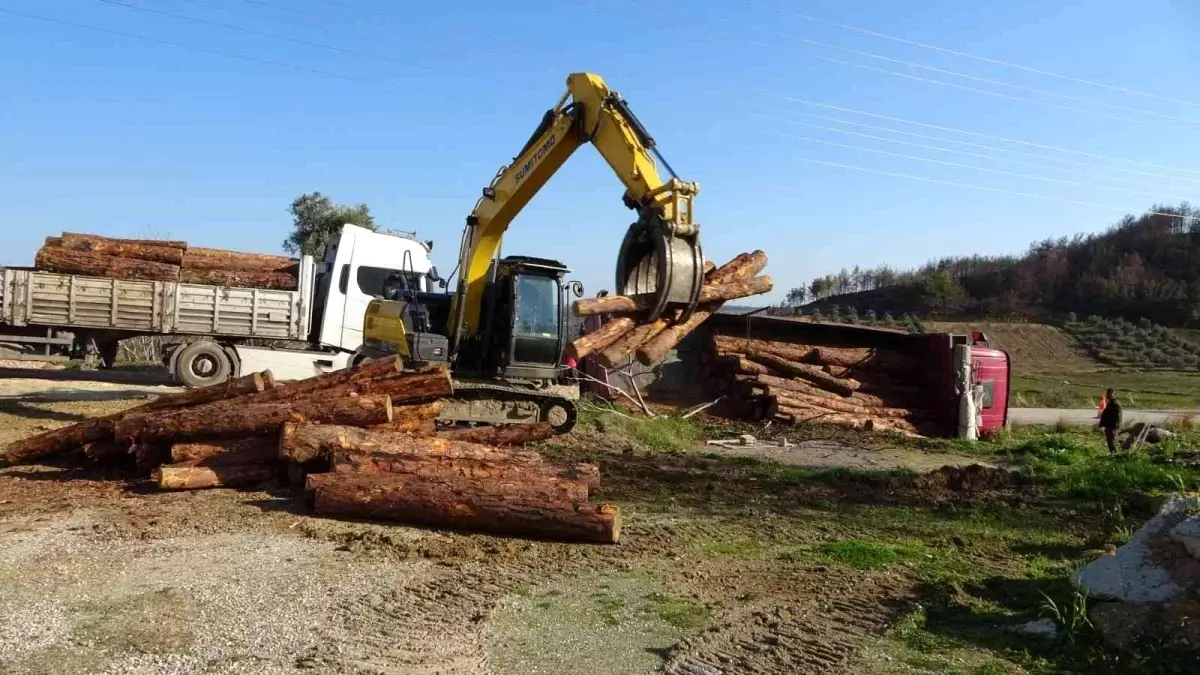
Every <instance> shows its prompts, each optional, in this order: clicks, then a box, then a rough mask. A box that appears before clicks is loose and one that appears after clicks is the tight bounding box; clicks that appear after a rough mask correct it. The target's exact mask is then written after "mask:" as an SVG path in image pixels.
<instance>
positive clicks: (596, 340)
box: [567, 316, 634, 361]
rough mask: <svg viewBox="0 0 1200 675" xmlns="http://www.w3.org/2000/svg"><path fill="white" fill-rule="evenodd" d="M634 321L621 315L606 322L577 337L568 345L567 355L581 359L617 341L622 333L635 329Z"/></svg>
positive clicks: (577, 359)
mask: <svg viewBox="0 0 1200 675" xmlns="http://www.w3.org/2000/svg"><path fill="white" fill-rule="evenodd" d="M633 326H634V322H633V319H630V318H629V317H624V316H623V317H620V318H617V319H613V320H612V321H609V322H608V323H606V324H604V325H603V326H601V327H600V328H598V329H596V330H595V331H593V332H591V333H588V334H587V335H583V336H580V337H577V338H575V339H574V340H572V341H571V344H569V345H567V356H570V357H571V358H573V359H575V360H576V361H579V360H581V359H583V358H584V357H586V356H587V355H588V354H591V353H592V352H596V351H599V350H601V349H604V348H606V347H608V346H609V345H611V344H612V343H614V342H616V341H617V340H618V339H620V337H621V336H622V335H625V334H626V333H628V332H629V331H631V330H633Z"/></svg>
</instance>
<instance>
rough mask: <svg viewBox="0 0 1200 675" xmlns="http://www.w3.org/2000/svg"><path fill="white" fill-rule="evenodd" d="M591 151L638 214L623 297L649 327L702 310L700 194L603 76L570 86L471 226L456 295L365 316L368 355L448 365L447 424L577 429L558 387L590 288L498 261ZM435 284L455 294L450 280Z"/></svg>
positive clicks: (404, 297)
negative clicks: (645, 300)
mask: <svg viewBox="0 0 1200 675" xmlns="http://www.w3.org/2000/svg"><path fill="white" fill-rule="evenodd" d="M589 142H590V143H591V144H592V146H593V147H595V148H596V150H597V151H598V152H599V153H600V155H601V156H602V157H603V158H604V159H605V161H606V162H607V163H608V165H609V166H610V167H612V170H613V171H614V172H615V173H616V174H617V177H618V178H619V179H620V180H621V183H622V184H624V186H625V194H624V196H623V197H622V199H623V201H624V203H625V205H626V206H627V207H629V208H630V209H632V210H633V211H634V212H635V213H636V214H637V218H636V220H635V221H634V222H633V224H631V225H630V226H629V229H628V231H627V232H626V234H625V238H624V240H623V241H622V243H621V248H620V251H619V253H618V255H617V265H616V292H617V293H618V294H622V295H624V294H631V293H648V294H653V295H652V297H654V298H655V302H654V304H653V307H652V309H651V315H652V318H658V316H659V315H661V314H662V313H663V312H665V311H667V310H668V309H671V310H672V311H675V310H678V311H681V312H682V314H683V316H684V318H686V317H687V316H688V315H690V314H691V312H692V311H693V310H694V309H695V307H696V303H697V301H698V300H699V296H700V286H701V283H702V281H703V266H704V255H703V251H702V250H701V247H700V233H699V228H698V226H697V225H696V223H695V221H694V220H693V219H692V202H693V200H694V198H695V196H696V193H697V191H698V189H699V186H698V185H696V184H695V183H692V182H689V181H685V180H681V179H680V178H679V177H678V176H677V175H676V174H675V172H674V170H672V169H671V166H670V164H668V163H667V162H666V160H665V159H663V157H662V155H661V154H659V152H658V149H657V148H656V146H655V143H654V139H653V138H652V137H651V136H650V134H649V133H648V132H647V131H646V129H645V127H643V126H642V124H641V122H639V121H638V119H637V117H636V116H634V114H633V112H632V111H631V110H630V109H629V105H628V104H627V103H626V102H625V100H624V99H622V98H621V96H620V95H619V94H618V93H617V92H615V91H613V90H611V89H609V88H608V85H606V84H605V82H604V80H603V79H602V78H601V77H600V76H598V75H594V74H591V73H572V74H571V75H570V76H568V77H567V90H566V92H565V93H564V94H563V95H562V97H561V98H560V99H559V100H558V102H557V103H556V104H555V105H554V107H553V108H551V109H550V110H548V111H547V112H546V114H545V115H544V116H543V118H542V121H541V123H540V124H538V126H537V128H536V129H535V130H534V132H533V134H532V135H531V136H530V137H529V140H528V141H526V142H525V145H524V146H523V147H522V148H521V151H520V152H518V153H517V156H516V157H515V158H514V159H513V161H512V163H511V164H508V165H505V166H503V167H501V168H500V170H499V171H498V172H497V173H496V175H495V177H494V178H493V179H492V182H491V184H490V185H488V186H487V187H486V188H484V189H483V195H482V196H481V197H480V199H479V201H478V202H477V203H476V204H475V208H474V210H472V212H471V215H469V216H467V225H466V229H465V230H464V231H463V236H462V244H461V248H460V251H459V260H458V268H457V269H458V284H457V288H456V290H455V292H454V293H453V294H450V293H430V292H422V291H420V290H416V289H413V290H401V291H399V292H398V293H397V294H395V297H394V299H375V300H373V301H372V302H371V304H370V306H369V307H368V309H367V314H366V319H365V325H364V332H363V336H364V353H365V354H369V355H371V356H378V355H383V354H400V355H401V356H402V357H403V358H404V359H405V361H406V362H408V363H410V364H413V365H418V364H423V363H430V362H437V361H449V363H450V364H451V372H452V374H453V377H454V382H455V397H454V399H453V400H451V401H446V402H444V403H443V407H442V413H441V415H440V417H441V419H444V420H450V421H454V422H480V423H487V424H505V423H524V422H536V421H542V420H546V421H550V422H551V423H552V424H553V426H554V429H555V431H556V432H557V433H565V432H566V431H569V430H570V429H571V427H572V426H574V424H575V416H576V415H575V413H576V409H575V404H574V403H573V400H572V398H573V397H572V396H571V395H570V393H569V391H564V387H563V386H562V385H561V384H560V380H561V376H562V372H563V369H564V368H563V364H562V354H563V350H564V348H565V346H566V343H567V341H568V340H569V339H570V337H571V336H570V335H569V334H568V333H569V329H568V326H569V321H568V317H567V299H568V298H567V294H568V288H570V290H573V291H574V293H575V295H576V296H579V295H581V294H582V289H581V287H580V286H579V285H578V284H567V283H566V282H565V281H564V278H565V276H566V274H567V273H568V272H569V270H568V269H567V268H566V267H565V266H564V265H563V264H562V263H560V262H557V261H554V260H547V259H542V258H533V257H524V256H507V257H503V258H500V257H499V251H500V241H501V238H502V237H503V235H504V233H505V231H507V230H508V227H509V225H510V224H511V223H512V221H513V219H514V218H516V217H517V215H518V214H519V213H520V212H521V209H523V208H524V207H525V205H526V204H528V203H529V201H530V200H531V199H533V197H534V195H536V194H537V193H538V191H539V190H541V189H542V187H543V186H544V185H545V184H546V183H547V181H549V180H550V178H551V177H552V176H553V175H554V174H555V172H557V171H558V169H559V168H561V167H562V166H563V164H565V163H566V161H567V159H569V158H570V157H571V155H572V154H573V153H574V152H575V151H576V150H577V149H578V148H579V147H580V146H582V145H584V144H585V143H589ZM656 160H657V161H656ZM660 165H661V168H662V169H665V171H666V173H667V174H669V178H666V179H664V178H663V176H662V175H661V174H660ZM433 276H434V277H436V273H434V275H433ZM431 280H432V281H437V282H440V283H441V284H442V287H443V288H445V287H446V282H445V281H444V280H441V279H437V278H433V279H431ZM576 397H577V396H576Z"/></svg>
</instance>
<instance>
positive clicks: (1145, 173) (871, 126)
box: [753, 103, 1200, 185]
mask: <svg viewBox="0 0 1200 675" xmlns="http://www.w3.org/2000/svg"><path fill="white" fill-rule="evenodd" d="M753 105H755V106H758V107H761V108H763V109H765V110H770V111H772V112H773V113H775V114H777V115H780V114H787V115H800V116H802V117H809V118H812V119H818V120H824V121H826V122H834V123H837V124H844V125H847V126H852V127H858V128H860V129H874V130H876V131H885V132H887V133H890V134H898V135H901V136H909V137H911V138H924V139H926V140H931V141H937V142H939V143H953V144H954V145H962V146H966V147H969V148H979V149H981V150H991V151H993V152H1003V153H1007V154H1010V155H1020V156H1022V157H1033V158H1035V159H1044V160H1049V161H1052V162H1062V163H1064V164H1074V165H1076V166H1084V167H1088V168H1092V169H1103V170H1105V171H1118V172H1121V173H1129V174H1134V175H1138V176H1150V177H1154V178H1163V179H1166V180H1171V181H1185V182H1189V183H1200V179H1197V178H1185V177H1183V176H1172V175H1170V174H1163V173H1154V172H1150V171H1140V170H1138V169H1126V168H1123V167H1119V166H1110V165H1107V164H1096V163H1093V162H1085V161H1083V160H1078V159H1068V158H1066V157H1055V156H1053V155H1044V154H1041V153H1037V152H1025V151H1024V150H1013V149H1012V148H1001V147H996V146H994V145H986V144H984V143H972V142H971V141H962V140H958V139H957V138H944V137H941V136H934V135H932V134H921V133H917V132H915V131H905V130H903V129H892V128H890V127H881V126H878V125H875V124H865V123H863V122H854V121H851V120H844V119H840V118H837V117H829V116H827V115H816V114H814V113H807V112H801V111H799V110H792V109H790V108H780V107H778V106H773V105H766V104H763V103H754V104H753ZM785 121H787V122H793V123H794V122H795V120H785ZM907 123H909V124H917V123H916V122H907ZM1006 161H1009V160H1006ZM1053 168H1055V169H1056V170H1059V171H1067V170H1069V169H1067V168H1065V167H1053ZM1107 178H1111V179H1112V180H1129V179H1127V178H1117V177H1115V176H1112V177H1107ZM1136 182H1138V183H1140V184H1144V185H1150V183H1142V182H1141V181H1136Z"/></svg>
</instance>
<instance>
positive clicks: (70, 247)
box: [34, 232, 299, 290]
mask: <svg viewBox="0 0 1200 675" xmlns="http://www.w3.org/2000/svg"><path fill="white" fill-rule="evenodd" d="M34 265H35V266H36V267H37V269H39V270H45V271H48V272H58V273H60V274H80V275H85V276H93V277H107V278H110V279H142V280H146V281H181V282H184V283H189V284H210V285H214V286H238V287H247V288H270V289H278V290H294V289H295V288H296V287H297V286H298V285H299V281H298V279H299V276H298V274H299V261H298V260H293V259H292V258H287V257H285V256H278V255H264V254H260V253H239V252H237V251H226V250H224V249H216V248H199V247H191V246H188V245H187V242H184V241H159V240H154V239H113V238H110V237H101V236H97V235H93V234H76V233H73V232H63V234H62V236H61V237H46V243H45V244H44V245H43V246H42V247H41V248H40V249H38V252H37V257H36V258H35V262H34Z"/></svg>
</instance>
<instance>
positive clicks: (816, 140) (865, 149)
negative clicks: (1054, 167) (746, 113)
mask: <svg viewBox="0 0 1200 675" xmlns="http://www.w3.org/2000/svg"><path fill="white" fill-rule="evenodd" d="M762 133H767V134H770V135H772V136H779V137H780V138H793V139H796V140H800V141H805V142H807V143H818V144H820V145H828V146H831V147H835V148H845V149H847V150H859V151H862V152H870V153H874V154H877V155H885V156H887V157H896V158H899V159H908V160H913V161H918V162H929V163H930V164H940V165H942V166H949V167H953V168H955V169H967V170H968V171H983V172H985V173H994V174H997V175H1000V176H1011V177H1013V178H1024V179H1027V180H1040V181H1044V182H1047V183H1058V184H1059V185H1070V186H1073V187H1081V188H1088V189H1091V190H1102V191H1111V192H1125V193H1128V194H1134V195H1142V196H1143V197H1152V198H1155V199H1162V198H1163V196H1162V195H1159V194H1156V193H1153V192H1141V191H1139V190H1126V189H1124V188H1115V187H1105V186H1103V185H1093V184H1091V183H1081V182H1078V181H1072V180H1063V179H1059V178H1050V177H1048V176H1035V175H1032V174H1027V173H1017V172H1015V171H1005V170H1003V169H989V168H986V167H982V166H974V165H972V164H960V163H958V162H948V161H945V160H941V159H933V158H931V157H918V156H916V155H905V154H903V153H899V152H890V151H888V150H879V149H877V148H868V147H866V146H862V145H850V144H848V143H838V142H836V141H826V140H823V139H819V138H809V137H807V136H794V135H791V134H781V133H778V132H774V131H763V132H762ZM1171 199H1181V200H1185V201H1186V199H1187V198H1186V197H1171Z"/></svg>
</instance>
